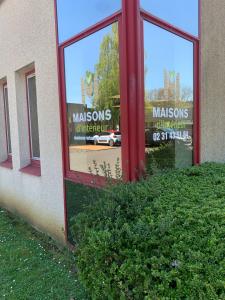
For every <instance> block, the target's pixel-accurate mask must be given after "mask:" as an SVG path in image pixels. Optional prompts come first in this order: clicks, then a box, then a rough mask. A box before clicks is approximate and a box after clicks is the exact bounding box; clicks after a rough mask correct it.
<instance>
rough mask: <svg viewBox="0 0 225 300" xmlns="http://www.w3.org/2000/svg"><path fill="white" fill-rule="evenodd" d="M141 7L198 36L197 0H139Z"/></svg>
mask: <svg viewBox="0 0 225 300" xmlns="http://www.w3.org/2000/svg"><path fill="white" fill-rule="evenodd" d="M141 7H142V8H143V9H145V10H146V11H148V12H150V13H151V14H153V15H155V16H157V17H159V18H161V19H163V20H164V21H167V22H169V23H171V24H173V25H175V26H176V27H180V28H181V29H183V30H184V31H187V32H189V33H191V34H193V35H195V36H198V0H141Z"/></svg>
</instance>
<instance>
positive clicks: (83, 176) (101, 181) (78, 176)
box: [59, 11, 126, 187]
mask: <svg viewBox="0 0 225 300" xmlns="http://www.w3.org/2000/svg"><path fill="white" fill-rule="evenodd" d="M121 21H122V20H121V11H118V12H116V13H114V14H113V15H111V16H110V17H108V18H106V19H104V20H103V21H102V22H99V23H97V24H95V25H93V26H91V27H89V28H88V29H87V30H85V31H83V32H81V33H79V34H77V35H75V36H74V37H72V38H71V39H70V40H67V41H65V42H63V43H61V44H60V45H59V68H60V87H61V118H62V131H63V160H64V172H65V175H64V176H65V178H66V179H68V180H72V181H73V182H76V183H82V184H85V185H89V186H98V187H101V186H104V185H105V184H106V181H107V179H106V178H105V177H104V176H99V175H92V174H88V173H84V172H79V171H73V170H70V161H69V145H68V128H67V108H66V82H65V61H64V49H65V48H66V47H68V46H70V45H73V44H74V43H76V42H79V41H80V40H82V39H84V38H86V37H88V36H90V35H92V34H94V33H96V32H98V31H100V30H101V29H104V28H105V27H107V26H110V25H112V24H113V23H115V22H117V23H118V35H119V45H121V42H120V40H121ZM121 52H122V49H121V47H120V46H119V57H120V78H119V80H120V91H121V99H123V96H122V88H121V78H122V75H121V73H122V70H121V63H122V62H121V60H122V59H121ZM125 110H126V106H125V103H124V102H123V103H121V108H120V116H122V115H126V113H125V114H124V113H123V112H122V111H125ZM123 119H124V118H122V117H121V128H124V127H125V126H126V125H125V124H124V123H125V122H126V121H125V120H124V121H123ZM122 130H123V129H122ZM122 130H121V131H122ZM125 152H126V145H124V144H123V145H122V147H121V157H122V159H121V161H122V169H123V171H124V169H125V168H126V166H125V165H124V159H123V158H124V156H125V154H124V153H125Z"/></svg>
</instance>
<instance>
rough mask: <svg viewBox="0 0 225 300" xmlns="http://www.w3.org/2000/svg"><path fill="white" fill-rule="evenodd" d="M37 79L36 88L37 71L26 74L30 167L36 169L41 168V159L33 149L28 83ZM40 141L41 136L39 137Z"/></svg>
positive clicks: (33, 70)
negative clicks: (34, 154) (32, 79)
mask: <svg viewBox="0 0 225 300" xmlns="http://www.w3.org/2000/svg"><path fill="white" fill-rule="evenodd" d="M33 77H34V78H35V86H36V73H35V69H32V70H31V71H29V72H27V73H26V74H25V80H26V98H27V119H28V140H29V152H30V165H31V166H34V167H39V168H40V160H41V159H40V157H34V156H33V149H32V136H31V114H30V99H29V86H28V81H29V79H30V78H33ZM38 139H39V136H38ZM39 147H40V139H39Z"/></svg>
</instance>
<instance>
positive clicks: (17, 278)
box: [0, 209, 87, 300]
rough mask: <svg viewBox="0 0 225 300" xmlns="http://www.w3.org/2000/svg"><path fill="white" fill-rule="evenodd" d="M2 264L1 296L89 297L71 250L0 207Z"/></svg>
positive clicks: (43, 297)
mask: <svg viewBox="0 0 225 300" xmlns="http://www.w3.org/2000/svg"><path fill="white" fill-rule="evenodd" d="M0 266H1V267H0V299H7V300H8V299H9V300H14V299H15V300H20V299H21V300H25V299H32V300H36V299H38V300H44V299H46V300H51V299H54V300H55V299H60V300H63V299H67V300H72V299H76V300H84V299H87V296H86V295H85V293H84V290H83V288H82V286H81V285H80V284H79V282H78V279H77V277H76V268H75V267H74V260H73V258H72V255H71V253H69V252H68V251H66V250H62V251H59V249H58V247H56V245H55V243H54V242H53V241H52V240H51V239H49V238H47V237H46V236H44V235H42V234H40V233H38V232H36V231H35V230H34V229H32V228H31V227H29V226H28V225H26V224H25V223H24V222H22V221H21V220H18V219H15V217H12V216H11V215H9V214H8V213H6V212H5V211H4V210H1V209H0Z"/></svg>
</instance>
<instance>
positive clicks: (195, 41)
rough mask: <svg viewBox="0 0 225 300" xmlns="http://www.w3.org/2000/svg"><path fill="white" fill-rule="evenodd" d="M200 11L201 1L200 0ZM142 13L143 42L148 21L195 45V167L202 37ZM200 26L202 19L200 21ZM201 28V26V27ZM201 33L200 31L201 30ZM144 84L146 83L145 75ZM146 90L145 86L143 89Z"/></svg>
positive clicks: (198, 139) (198, 160) (197, 146)
mask: <svg viewBox="0 0 225 300" xmlns="http://www.w3.org/2000/svg"><path fill="white" fill-rule="evenodd" d="M198 5H199V11H200V0H198ZM140 13H141V26H142V30H141V32H142V37H141V38H142V41H143V42H144V21H147V22H149V23H151V24H153V25H156V26H158V27H160V28H162V29H163V30H166V31H167V32H170V33H173V34H174V35H176V36H178V37H181V38H183V39H185V40H187V41H189V42H191V43H192V44H193V163H192V164H193V165H198V164H199V163H200V55H199V49H200V37H199V36H198V37H196V36H194V35H192V34H189V33H187V32H185V31H183V30H181V29H180V28H177V27H175V26H173V25H171V24H169V23H167V22H166V21H164V20H162V19H160V18H158V17H155V16H153V15H151V14H150V13H149V12H146V11H145V10H143V9H140ZM199 24H200V19H199ZM199 27H200V25H199ZM199 32H200V29H199ZM142 60H143V61H142V64H143V65H144V47H143V48H142ZM142 76H143V82H144V74H142ZM142 88H143V89H144V88H145V87H144V86H143V87H142Z"/></svg>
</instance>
